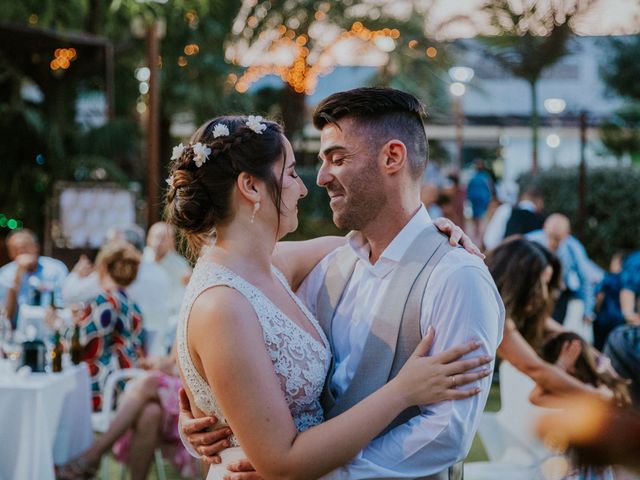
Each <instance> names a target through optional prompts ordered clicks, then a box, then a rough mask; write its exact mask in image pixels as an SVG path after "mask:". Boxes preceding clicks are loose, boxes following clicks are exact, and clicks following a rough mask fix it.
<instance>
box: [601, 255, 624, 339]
mask: <svg viewBox="0 0 640 480" xmlns="http://www.w3.org/2000/svg"><path fill="white" fill-rule="evenodd" d="M623 257H624V253H623V252H617V253H615V254H614V255H613V256H612V257H611V262H610V263H609V271H608V272H607V273H606V274H605V276H604V278H603V280H602V282H600V285H598V288H597V293H596V308H595V311H596V318H595V320H594V322H593V346H594V347H596V348H597V349H598V350H602V349H603V348H604V345H605V343H606V342H607V338H608V337H609V334H610V333H611V332H612V331H613V329H614V328H616V327H618V326H620V325H624V322H625V321H624V315H622V308H621V307H620V292H621V291H622V263H623Z"/></svg>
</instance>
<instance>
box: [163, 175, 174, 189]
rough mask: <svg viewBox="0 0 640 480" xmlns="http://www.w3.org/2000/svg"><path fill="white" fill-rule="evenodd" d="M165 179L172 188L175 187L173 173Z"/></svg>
mask: <svg viewBox="0 0 640 480" xmlns="http://www.w3.org/2000/svg"><path fill="white" fill-rule="evenodd" d="M164 181H165V182H167V185H169V186H170V187H171V188H173V175H171V176H169V177H167V178H165V179H164Z"/></svg>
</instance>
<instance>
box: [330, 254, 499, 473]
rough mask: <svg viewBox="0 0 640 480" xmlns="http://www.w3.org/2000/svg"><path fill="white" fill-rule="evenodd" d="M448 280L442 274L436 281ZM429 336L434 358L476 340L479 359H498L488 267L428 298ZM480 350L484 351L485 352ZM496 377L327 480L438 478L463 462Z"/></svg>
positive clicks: (383, 440)
mask: <svg viewBox="0 0 640 480" xmlns="http://www.w3.org/2000/svg"><path fill="white" fill-rule="evenodd" d="M443 273H444V276H447V272H443V271H442V269H441V270H440V271H438V270H437V269H436V271H434V273H433V276H432V278H438V277H442V276H443V275H442V274H443ZM423 306H424V307H426V308H423V312H424V313H423V318H422V319H421V326H422V330H423V334H424V331H425V330H426V327H428V326H429V325H433V326H434V328H435V331H436V340H435V342H436V343H435V344H434V347H433V349H432V352H433V353H437V352H440V351H442V350H444V349H446V348H449V347H452V346H454V345H459V344H462V343H464V342H467V341H469V340H471V339H478V340H480V342H482V344H483V345H484V348H481V349H480V350H479V351H478V353H477V355H480V354H484V353H486V352H488V353H489V354H491V355H494V354H495V351H496V347H497V344H498V343H499V341H500V338H501V331H502V328H503V322H504V309H503V307H502V303H501V301H500V298H499V296H498V293H497V290H496V289H495V285H494V284H493V281H492V279H491V277H490V275H489V273H488V272H487V271H486V269H484V267H483V266H480V265H478V266H471V267H469V266H466V267H463V268H460V269H458V270H457V271H454V272H452V273H451V274H450V275H448V278H447V279H446V280H445V281H442V282H440V286H439V288H437V289H435V291H434V292H433V295H430V294H429V292H427V295H426V296H425V298H424V299H423ZM481 350H484V352H483V351H481ZM490 384H491V377H487V378H485V379H483V380H481V383H480V385H479V386H480V388H481V393H480V394H479V395H475V396H473V397H470V398H468V399H465V400H457V401H448V402H442V403H439V404H435V405H429V406H428V407H422V408H421V414H420V415H418V416H416V417H414V418H412V419H411V420H410V421H408V422H407V423H405V424H403V425H400V426H398V427H396V428H394V429H393V430H391V431H389V432H388V433H386V434H385V435H383V436H381V437H379V438H377V439H375V440H373V441H372V442H371V443H370V444H369V445H368V446H367V447H366V448H365V449H364V450H362V451H361V452H360V453H359V454H358V455H357V456H356V457H355V458H354V459H353V460H352V461H350V462H349V463H348V464H346V465H344V466H343V467H341V468H339V469H337V470H334V471H333V472H332V473H330V474H328V475H326V476H325V477H322V478H323V480H337V479H345V480H346V479H349V480H355V479H364V478H416V477H422V476H427V475H431V474H435V473H438V472H440V471H443V470H445V469H446V468H447V467H449V466H450V465H452V464H454V463H456V462H458V461H460V460H463V459H464V458H465V456H466V455H467V452H468V450H469V448H470V446H471V442H472V440H473V437H474V434H475V431H476V428H477V426H478V423H479V419H480V415H481V413H482V411H483V409H484V405H485V403H486V399H487V395H488V393H489V388H490Z"/></svg>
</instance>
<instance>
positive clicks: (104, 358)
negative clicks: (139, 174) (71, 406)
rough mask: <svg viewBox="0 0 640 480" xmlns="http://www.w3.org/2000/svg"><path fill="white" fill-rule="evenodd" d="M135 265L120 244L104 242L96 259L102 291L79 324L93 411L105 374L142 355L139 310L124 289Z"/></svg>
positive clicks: (133, 255)
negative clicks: (87, 366) (89, 377)
mask: <svg viewBox="0 0 640 480" xmlns="http://www.w3.org/2000/svg"><path fill="white" fill-rule="evenodd" d="M139 265H140V254H139V253H138V252H137V250H136V249H135V248H134V247H133V246H132V245H130V244H129V243H127V242H124V241H113V242H109V243H107V244H106V245H104V246H103V247H102V248H101V249H100V252H98V256H97V258H96V266H97V270H98V277H99V280H100V287H101V288H102V292H101V293H100V294H99V295H98V296H97V297H96V298H95V299H94V300H93V301H92V302H91V303H90V304H89V305H88V306H87V308H86V309H85V311H84V312H83V316H82V319H81V320H80V322H79V325H80V342H81V343H82V345H84V352H83V356H82V359H83V360H84V361H85V362H87V364H88V365H89V374H90V375H91V390H92V400H93V409H94V410H100V409H101V407H102V389H103V387H104V382H105V381H106V378H107V376H108V375H109V373H111V372H112V371H113V370H116V369H118V368H131V367H135V366H136V365H137V363H138V359H139V358H140V357H141V356H142V337H141V333H142V317H141V315H140V309H139V308H138V306H137V305H136V304H135V303H134V302H133V301H132V300H131V299H130V298H129V296H128V294H127V292H126V290H125V288H126V287H127V286H128V285H130V284H131V282H133V280H135V278H136V275H137V273H138V266H139Z"/></svg>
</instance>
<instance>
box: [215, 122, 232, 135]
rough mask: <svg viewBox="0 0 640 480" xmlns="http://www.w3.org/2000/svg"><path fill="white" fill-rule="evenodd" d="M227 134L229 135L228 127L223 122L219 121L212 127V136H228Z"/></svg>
mask: <svg viewBox="0 0 640 480" xmlns="http://www.w3.org/2000/svg"><path fill="white" fill-rule="evenodd" d="M228 136H229V127H227V126H226V125H225V124H224V123H219V124H217V125H216V126H215V127H213V138H218V137H228Z"/></svg>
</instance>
